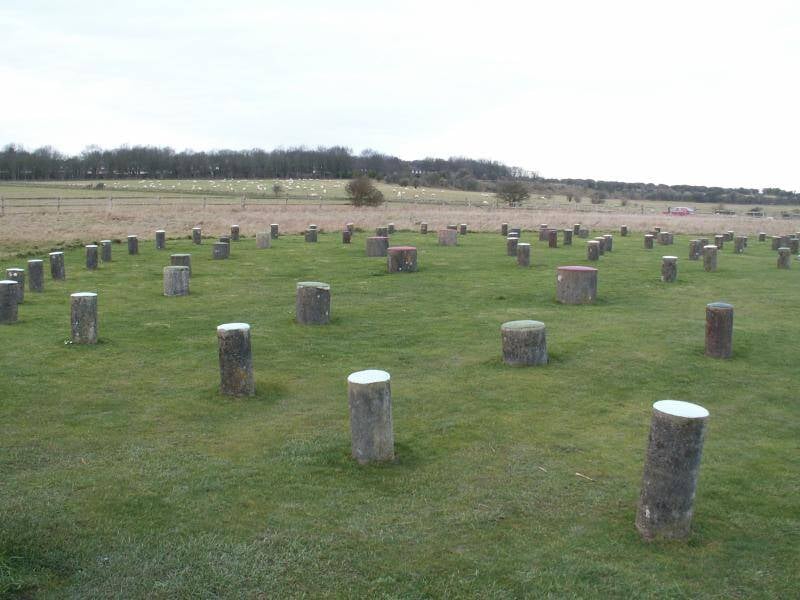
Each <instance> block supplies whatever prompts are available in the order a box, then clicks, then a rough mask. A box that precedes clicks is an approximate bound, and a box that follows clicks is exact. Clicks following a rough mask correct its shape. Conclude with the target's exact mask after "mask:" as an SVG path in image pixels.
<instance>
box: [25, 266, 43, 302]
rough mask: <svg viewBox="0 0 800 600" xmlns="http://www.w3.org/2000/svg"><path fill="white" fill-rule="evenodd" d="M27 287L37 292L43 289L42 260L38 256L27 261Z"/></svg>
mask: <svg viewBox="0 0 800 600" xmlns="http://www.w3.org/2000/svg"><path fill="white" fill-rule="evenodd" d="M28 289H29V290H30V291H32V292H37V293H41V292H43V291H44V261H43V260H41V259H39V258H34V259H32V260H29V261H28Z"/></svg>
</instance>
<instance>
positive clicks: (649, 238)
mask: <svg viewBox="0 0 800 600" xmlns="http://www.w3.org/2000/svg"><path fill="white" fill-rule="evenodd" d="M653 237H654V236H653V234H652V233H646V234H645V235H644V247H645V249H647V250H652V249H653Z"/></svg>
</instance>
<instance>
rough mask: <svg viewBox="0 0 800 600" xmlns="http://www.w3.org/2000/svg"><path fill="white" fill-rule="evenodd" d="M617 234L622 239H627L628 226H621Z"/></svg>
mask: <svg viewBox="0 0 800 600" xmlns="http://www.w3.org/2000/svg"><path fill="white" fill-rule="evenodd" d="M619 234H620V235H621V236H622V237H628V226H627V225H621V226H620V228H619Z"/></svg>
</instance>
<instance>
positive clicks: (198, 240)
mask: <svg viewBox="0 0 800 600" xmlns="http://www.w3.org/2000/svg"><path fill="white" fill-rule="evenodd" d="M192 243H193V244H198V245H199V244H202V243H203V229H202V228H201V227H192Z"/></svg>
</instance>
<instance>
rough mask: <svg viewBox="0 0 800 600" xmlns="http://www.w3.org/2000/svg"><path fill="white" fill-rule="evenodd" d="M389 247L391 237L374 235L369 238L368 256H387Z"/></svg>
mask: <svg viewBox="0 0 800 600" xmlns="http://www.w3.org/2000/svg"><path fill="white" fill-rule="evenodd" d="M388 248H389V238H387V237H383V236H373V237H368V238H367V256H386V251H387V250H388Z"/></svg>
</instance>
